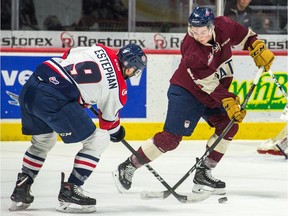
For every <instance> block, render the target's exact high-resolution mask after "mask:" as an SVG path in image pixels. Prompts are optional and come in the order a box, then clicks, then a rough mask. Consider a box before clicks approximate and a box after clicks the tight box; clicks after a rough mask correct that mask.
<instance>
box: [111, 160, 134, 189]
mask: <svg viewBox="0 0 288 216" xmlns="http://www.w3.org/2000/svg"><path fill="white" fill-rule="evenodd" d="M135 170H136V168H135V167H134V166H133V165H132V163H131V161H130V159H129V158H128V159H127V160H126V161H124V162H123V163H121V164H120V165H119V166H118V169H117V170H115V171H114V172H113V173H112V174H113V179H114V181H115V184H116V187H117V189H118V190H119V192H120V193H125V192H126V191H127V190H129V189H130V188H131V185H132V178H133V175H134V172H135Z"/></svg>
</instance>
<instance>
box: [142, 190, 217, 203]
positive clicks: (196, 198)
mask: <svg viewBox="0 0 288 216" xmlns="http://www.w3.org/2000/svg"><path fill="white" fill-rule="evenodd" d="M165 192H167V191H143V192H142V193H141V199H146V200H148V199H165V198H167V197H168V196H169V195H167V194H165ZM179 195H180V194H179ZM211 195H212V192H210V191H205V192H203V193H193V192H191V193H186V194H183V193H181V196H186V197H187V199H186V200H185V203H196V202H201V201H203V200H205V199H207V198H209V197H210V196H211Z"/></svg>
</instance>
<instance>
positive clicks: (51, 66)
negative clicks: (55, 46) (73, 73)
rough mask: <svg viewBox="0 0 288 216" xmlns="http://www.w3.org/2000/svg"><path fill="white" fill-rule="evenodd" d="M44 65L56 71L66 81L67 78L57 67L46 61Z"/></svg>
mask: <svg viewBox="0 0 288 216" xmlns="http://www.w3.org/2000/svg"><path fill="white" fill-rule="evenodd" d="M44 64H46V65H48V66H49V67H50V68H51V69H52V70H53V71H55V72H56V73H57V74H59V75H60V76H61V77H63V78H64V79H65V76H64V75H63V74H62V73H61V72H60V71H59V70H58V69H57V68H56V67H54V66H53V65H52V64H50V62H48V61H46V62H44Z"/></svg>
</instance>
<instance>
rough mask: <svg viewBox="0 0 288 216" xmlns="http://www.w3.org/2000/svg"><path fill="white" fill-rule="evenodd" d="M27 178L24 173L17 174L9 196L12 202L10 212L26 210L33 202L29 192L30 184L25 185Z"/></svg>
mask: <svg viewBox="0 0 288 216" xmlns="http://www.w3.org/2000/svg"><path fill="white" fill-rule="evenodd" d="M29 178H30V177H29V176H28V175H27V174H25V173H19V174H18V178H17V182H16V186H15V188H14V191H13V193H12V195H11V196H10V199H11V200H12V205H11V206H10V208H9V210H10V211H18V210H24V209H27V208H28V207H29V206H30V204H31V203H32V202H33V201H34V196H32V195H31V192H30V187H31V184H28V183H27V182H28V180H29Z"/></svg>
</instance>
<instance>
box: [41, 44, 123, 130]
mask: <svg viewBox="0 0 288 216" xmlns="http://www.w3.org/2000/svg"><path fill="white" fill-rule="evenodd" d="M45 64H47V65H48V66H49V67H51V68H53V70H54V71H55V72H57V73H58V74H60V76H61V77H63V78H65V79H66V80H68V81H69V82H70V83H73V84H74V85H76V87H77V89H78V90H79V92H80V97H79V100H78V101H79V103H80V104H81V105H83V106H87V105H97V108H98V109H99V110H100V113H99V124H100V128H102V129H106V130H109V132H110V134H112V133H115V132H116V131H118V129H119V127H120V119H119V110H120V109H121V108H123V106H124V105H125V104H126V101H127V85H126V81H125V80H124V78H123V75H122V71H121V67H120V62H119V60H118V58H117V55H116V53H115V52H114V51H113V50H111V49H109V48H108V47H106V46H104V45H101V44H97V45H93V46H91V47H77V48H72V49H70V50H69V51H68V52H67V53H65V54H64V55H63V57H62V58H52V59H51V60H49V61H46V62H45Z"/></svg>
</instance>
